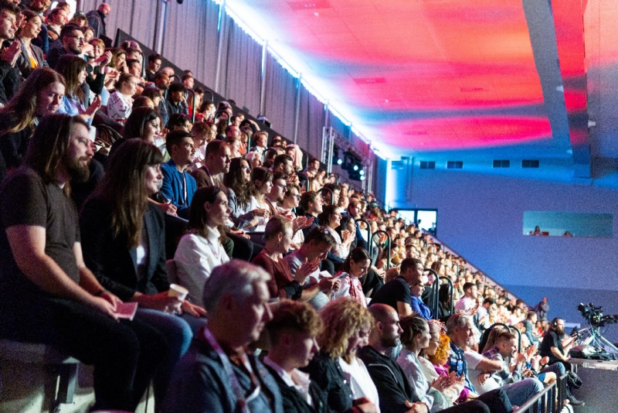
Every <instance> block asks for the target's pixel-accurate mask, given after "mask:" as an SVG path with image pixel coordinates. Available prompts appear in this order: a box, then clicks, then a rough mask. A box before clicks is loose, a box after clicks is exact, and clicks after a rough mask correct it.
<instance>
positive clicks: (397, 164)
mask: <svg viewBox="0 0 618 413" xmlns="http://www.w3.org/2000/svg"><path fill="white" fill-rule="evenodd" d="M403 168H404V164H403V162H402V161H391V169H392V170H396V171H401V170H403Z"/></svg>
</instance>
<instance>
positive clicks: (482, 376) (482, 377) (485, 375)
mask: <svg viewBox="0 0 618 413" xmlns="http://www.w3.org/2000/svg"><path fill="white" fill-rule="evenodd" d="M490 377H491V373H482V374H479V377H478V381H479V384H480V385H481V386H482V385H483V384H485V382H486V381H487V379H488V378H490Z"/></svg>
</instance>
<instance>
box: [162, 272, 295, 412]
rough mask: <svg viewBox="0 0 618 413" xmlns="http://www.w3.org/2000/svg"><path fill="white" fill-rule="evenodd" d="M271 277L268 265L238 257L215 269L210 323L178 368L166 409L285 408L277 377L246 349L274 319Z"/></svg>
mask: <svg viewBox="0 0 618 413" xmlns="http://www.w3.org/2000/svg"><path fill="white" fill-rule="evenodd" d="M270 278H271V277H270V275H269V274H268V273H267V272H266V271H264V270H262V269H260V268H258V267H255V266H254V265H251V264H249V263H246V262H242V261H238V260H232V261H230V262H228V263H226V264H223V265H220V266H218V267H216V268H215V269H214V270H213V271H212V273H211V275H210V277H209V278H208V280H207V281H206V284H205V285H204V295H203V297H202V301H203V303H204V306H205V308H206V311H207V314H208V324H207V327H205V328H203V329H202V330H201V331H200V332H199V333H198V334H197V335H196V337H195V340H194V341H193V343H192V344H191V347H190V348H189V351H188V352H187V354H185V355H184V357H183V358H182V359H181V360H180V362H179V363H178V365H177V368H176V369H175V370H174V378H173V379H172V383H171V385H170V388H169V389H168V392H167V395H168V396H167V400H166V403H165V406H164V408H163V411H164V412H170V413H176V412H186V413H192V412H196V413H197V412H205V411H213V412H226V411H227V412H233V411H237V409H241V408H240V407H239V406H246V409H247V410H248V411H252V412H265V413H266V412H277V413H282V412H283V407H282V400H281V393H280V392H279V386H278V385H277V382H276V381H275V379H274V378H273V376H272V375H271V374H270V373H269V372H268V370H266V368H265V367H264V365H263V364H262V363H261V362H260V361H259V360H258V358H257V357H256V356H255V355H254V354H252V353H251V352H249V351H248V350H247V346H248V345H249V344H251V343H252V342H255V341H256V340H257V339H258V338H259V337H260V334H261V332H262V330H263V329H264V327H265V325H266V323H267V322H268V321H270V320H271V319H272V312H271V309H270V306H269V305H268V298H269V293H268V287H267V285H266V283H267V282H268V281H269V280H270ZM241 411H242V409H241Z"/></svg>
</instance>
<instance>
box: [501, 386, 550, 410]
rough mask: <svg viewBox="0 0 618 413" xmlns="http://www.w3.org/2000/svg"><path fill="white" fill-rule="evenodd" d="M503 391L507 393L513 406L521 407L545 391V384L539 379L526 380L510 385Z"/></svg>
mask: <svg viewBox="0 0 618 413" xmlns="http://www.w3.org/2000/svg"><path fill="white" fill-rule="evenodd" d="M502 389H504V391H505V392H506V395H507V396H508V397H509V400H510V401H511V404H512V405H513V406H521V405H523V404H524V403H526V402H527V401H528V400H530V399H531V398H532V397H534V395H536V394H538V393H540V392H541V391H542V390H543V384H542V383H541V382H540V381H538V380H537V379H524V380H522V381H518V382H517V383H513V384H508V385H506V386H504V387H502Z"/></svg>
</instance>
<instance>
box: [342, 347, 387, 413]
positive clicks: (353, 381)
mask: <svg viewBox="0 0 618 413" xmlns="http://www.w3.org/2000/svg"><path fill="white" fill-rule="evenodd" d="M339 365H340V366H341V370H343V374H344V375H345V378H346V380H347V381H348V383H350V388H351V389H352V397H353V398H354V399H358V398H361V397H366V398H368V399H369V401H370V402H372V403H373V404H375V405H376V408H377V409H378V413H379V412H380V397H379V396H378V389H377V388H376V385H375V384H374V383H373V380H372V379H371V376H370V375H369V371H368V370H367V367H366V366H365V363H363V360H361V359H359V358H358V357H352V362H351V363H350V364H348V363H347V362H346V361H345V360H344V359H342V358H339Z"/></svg>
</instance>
